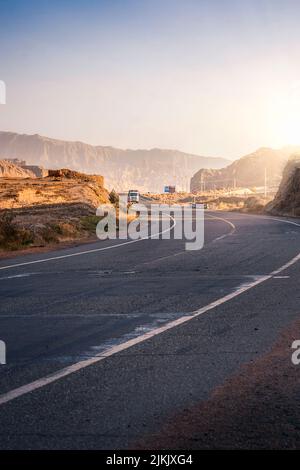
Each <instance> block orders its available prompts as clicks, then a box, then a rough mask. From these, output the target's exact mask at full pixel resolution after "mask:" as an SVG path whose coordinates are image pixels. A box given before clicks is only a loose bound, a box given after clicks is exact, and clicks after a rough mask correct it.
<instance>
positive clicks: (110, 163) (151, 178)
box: [0, 132, 230, 192]
mask: <svg viewBox="0 0 300 470" xmlns="http://www.w3.org/2000/svg"><path fill="white" fill-rule="evenodd" d="M5 158H19V159H22V160H26V162H27V163H28V164H32V165H41V166H44V167H45V168H47V169H58V168H70V169H72V170H77V171H82V172H85V173H90V174H101V175H103V176H104V178H105V185H106V186H107V187H108V188H115V189H116V190H123V191H126V190H128V189H130V188H135V189H139V190H140V191H151V192H162V190H163V187H164V185H169V184H175V185H176V186H177V187H178V189H182V190H188V189H189V184H190V179H191V177H192V175H193V174H194V173H195V172H196V171H197V170H199V169H200V168H212V169H218V168H222V167H224V166H226V165H228V163H230V161H229V160H227V159H225V158H215V157H203V156H199V155H192V154H188V153H184V152H180V151H178V150H164V149H159V148H157V149H151V150H122V149H118V148H114V147H102V146H93V145H89V144H85V143H83V142H68V141H64V140H56V139H50V138H48V137H43V136H40V135H38V134H35V135H26V134H17V133H13V132H0V159H5Z"/></svg>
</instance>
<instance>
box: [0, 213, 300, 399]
mask: <svg viewBox="0 0 300 470" xmlns="http://www.w3.org/2000/svg"><path fill="white" fill-rule="evenodd" d="M224 220H226V219H224ZM280 221H281V222H285V221H284V220H280ZM286 222H287V221H286ZM295 225H298V226H300V225H299V224H295ZM134 241H138V240H134ZM128 243H130V242H128ZM96 251H98V250H96ZM299 260H300V253H299V254H298V255H297V256H295V257H294V258H292V259H291V260H290V261H288V262H287V263H286V264H284V265H283V266H281V267H280V268H278V269H277V270H275V271H272V272H271V273H270V274H269V275H266V276H262V277H260V278H259V279H256V280H255V281H253V282H250V283H248V284H243V285H242V286H240V287H239V288H238V289H236V290H235V291H234V292H231V293H230V294H227V295H225V296H224V297H221V298H220V299H217V300H215V301H214V302H211V303H210V304H208V305H206V306H204V307H201V308H199V309H198V310H196V311H194V312H192V313H191V314H190V315H188V316H183V317H180V318H177V319H176V320H173V321H171V322H168V323H166V324H165V325H163V326H161V327H158V328H155V329H153V330H151V331H149V332H147V333H145V334H143V335H141V336H138V337H137V338H133V339H131V340H128V341H125V342H124V343H122V344H119V345H116V346H113V347H111V348H109V349H107V350H106V351H104V352H101V353H99V355H96V356H94V357H92V358H89V359H85V360H82V361H78V362H76V363H74V364H72V365H71V366H68V367H65V368H63V369H60V370H58V371H57V372H54V373H53V374H51V375H48V376H45V377H42V378H40V379H38V380H35V381H33V382H30V383H28V384H26V385H23V386H21V387H18V388H15V389H13V390H11V391H9V392H7V393H4V394H2V395H1V396H0V405H3V404H5V403H8V402H10V401H12V400H14V399H15V398H19V397H21V396H23V395H26V394H28V393H30V392H33V391H35V390H38V389H40V388H42V387H45V386H46V385H49V384H51V383H53V382H56V381H57V380H59V379H62V378H64V377H67V376H68V375H70V374H73V373H75V372H78V371H80V370H82V369H85V368H86V367H89V366H91V365H93V364H96V363H98V362H101V361H103V360H105V359H106V358H108V357H111V356H113V355H115V354H117V353H120V352H122V351H125V350H127V349H129V348H131V347H132V346H135V345H137V344H140V343H143V342H144V341H146V340H148V339H150V338H153V337H155V336H157V335H160V334H161V333H164V332H165V331H168V330H171V329H172V328H175V327H177V326H179V325H182V324H184V323H187V322H188V321H190V320H192V319H194V318H196V317H198V316H200V315H202V314H204V313H206V312H208V311H210V310H213V309H215V308H216V307H218V306H220V305H222V304H224V303H226V302H228V301H230V300H232V299H234V298H235V297H238V296H239V295H241V294H243V293H244V292H246V291H248V290H250V289H252V288H253V287H256V286H258V285H260V284H262V283H263V282H265V281H267V280H269V279H271V278H272V277H273V276H276V275H278V274H280V273H282V272H283V271H285V270H286V269H288V268H289V267H291V266H293V265H294V264H295V263H297V262H298V261H299Z"/></svg>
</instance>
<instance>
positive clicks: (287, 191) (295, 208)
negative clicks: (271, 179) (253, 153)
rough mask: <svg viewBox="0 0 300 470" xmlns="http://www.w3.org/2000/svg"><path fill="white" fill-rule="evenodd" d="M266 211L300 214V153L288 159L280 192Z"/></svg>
mask: <svg viewBox="0 0 300 470" xmlns="http://www.w3.org/2000/svg"><path fill="white" fill-rule="evenodd" d="M266 211H267V212H268V213H270V214H273V215H287V216H298V217H299V216H300V154H299V155H293V156H292V157H291V158H290V160H289V161H288V163H287V165H286V167H285V169H284V172H283V177H282V181H281V184H280V186H279V189H278V192H277V194H276V196H275V198H274V200H273V201H272V202H270V203H269V204H268V206H267V208H266Z"/></svg>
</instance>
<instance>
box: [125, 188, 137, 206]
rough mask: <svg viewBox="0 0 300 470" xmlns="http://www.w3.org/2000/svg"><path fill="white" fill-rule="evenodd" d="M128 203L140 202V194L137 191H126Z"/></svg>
mask: <svg viewBox="0 0 300 470" xmlns="http://www.w3.org/2000/svg"><path fill="white" fill-rule="evenodd" d="M127 200H128V203H135V202H136V203H139V202H140V193H139V191H138V190H137V189H130V190H129V191H128V199H127Z"/></svg>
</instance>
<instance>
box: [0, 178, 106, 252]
mask: <svg viewBox="0 0 300 470" xmlns="http://www.w3.org/2000/svg"><path fill="white" fill-rule="evenodd" d="M102 183H103V178H102V177H101V176H90V175H84V174H82V173H76V172H74V171H70V170H62V171H57V173H56V174H54V175H53V177H46V178H27V179H21V178H1V181H0V252H1V250H2V251H7V250H16V249H23V248H28V247H30V248H32V247H42V246H47V245H49V244H56V243H59V242H62V241H70V240H77V239H83V238H84V239H85V238H86V237H89V236H93V237H95V228H96V224H97V222H98V220H99V218H97V217H96V215H95V214H96V208H97V207H98V206H99V205H100V204H107V203H109V194H108V192H107V191H106V189H105V188H104V187H103V185H102Z"/></svg>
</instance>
